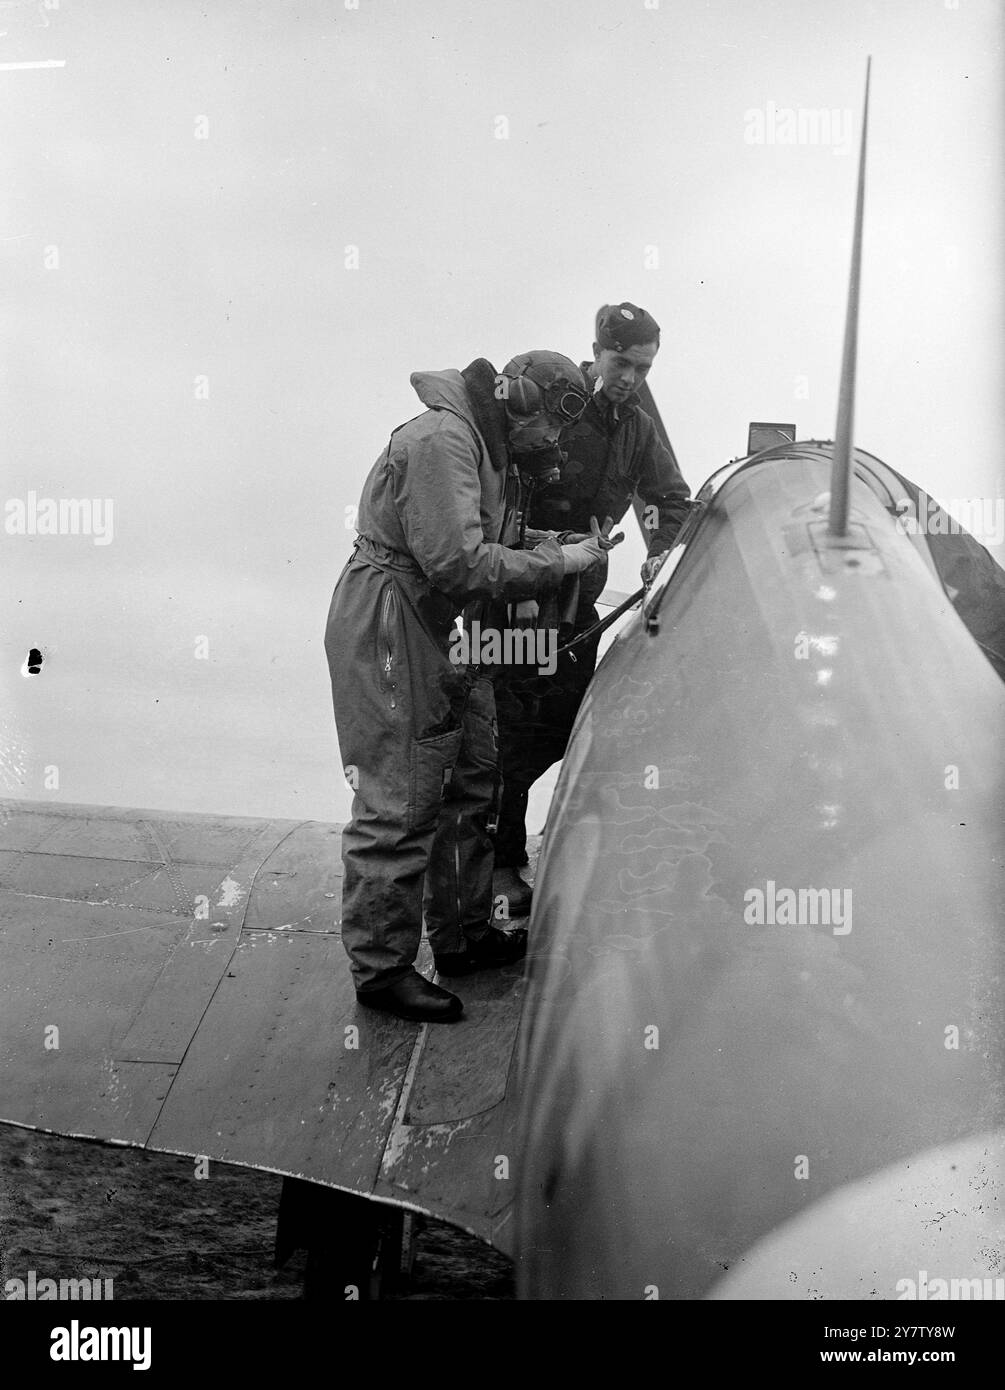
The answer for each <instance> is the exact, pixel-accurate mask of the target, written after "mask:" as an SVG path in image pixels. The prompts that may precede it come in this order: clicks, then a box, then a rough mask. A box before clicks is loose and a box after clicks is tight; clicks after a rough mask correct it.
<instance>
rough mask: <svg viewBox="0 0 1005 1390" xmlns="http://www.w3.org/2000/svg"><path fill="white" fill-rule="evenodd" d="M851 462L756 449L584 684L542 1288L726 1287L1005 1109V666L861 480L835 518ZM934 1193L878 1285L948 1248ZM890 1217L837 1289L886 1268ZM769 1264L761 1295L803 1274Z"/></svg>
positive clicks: (545, 882)
mask: <svg viewBox="0 0 1005 1390" xmlns="http://www.w3.org/2000/svg"><path fill="white" fill-rule="evenodd" d="M828 463H829V460H828V458H827V457H826V450H824V449H821V448H807V447H805V446H803V447H802V448H801V449H800V447H799V446H792V447H791V448H789V449H788V450H781V451H778V456H777V457H774V458H771V459H767V460H765V461H763V462H758V463H756V464H753V465H751V466H750V467H749V468H746V469H743V470H741V471H740V472H738V473H736V474H735V475H734V476H733V477H732V478H730V479H729V480H728V481H727V482H726V483H725V484H724V485H723V487H722V489H721V490H720V492H719V493H718V494H717V495H716V496H715V497H714V499H713V500H712V501H711V503H710V505H709V507H708V511H707V515H706V516H705V518H704V519H703V521H702V522H701V523H700V525H699V527H698V529H697V531H696V532H695V534H694V536H693V538H692V539H691V541H690V543H689V544H688V547H687V550H686V552H685V554H684V556H683V558H682V559H681V561H680V563H679V564H678V566H677V569H676V571H675V573H674V574H673V576H672V578H671V580H670V582H669V585H668V587H667V588H666V591H665V593H664V594H663V595H662V598H661V606H660V626H659V633H658V635H657V636H650V635H649V634H648V633H647V631H646V624H645V609H644V610H643V614H642V615H640V617H639V618H638V619H636V620H635V622H634V624H633V625H632V626H631V627H629V628H628V629H627V630H626V631H625V632H623V633H622V634H621V636H620V637H619V640H618V642H617V643H616V644H615V646H614V647H613V648H612V649H611V652H610V653H609V654H608V656H607V657H606V659H605V661H604V663H603V664H602V665H601V667H600V669H599V670H598V672H597V674H596V676H595V678H594V681H593V684H592V686H591V688H590V690H589V692H588V695H587V699H586V702H585V704H584V707H583V711H582V714H581V717H580V722H579V725H578V726H577V730H576V732H575V734H574V737H573V740H572V743H571V745H570V748H569V751H568V754H567V758H566V765H565V767H564V769H563V772H562V775H561V777H560V780H559V783H558V786H557V788H556V792H555V797H554V801H553V806H552V811H551V813H550V816H549V829H548V832H547V835H546V839H545V844H544V847H543V851H542V858H541V864H540V867H539V874H538V880H537V883H536V887H535V908H534V915H533V918H532V922H531V939H532V942H533V943H534V948H535V950H536V952H537V956H536V962H537V963H536V965H535V967H534V968H533V969H532V975H531V993H530V997H529V1000H528V1010H527V1011H528V1016H529V1017H530V1018H531V1019H532V1025H531V1029H530V1035H529V1038H528V1041H527V1045H526V1047H525V1055H524V1058H523V1072H522V1081H521V1093H522V1097H523V1102H522V1104H523V1113H522V1128H521V1132H522V1135H523V1150H522V1157H521V1173H522V1182H521V1189H520V1196H519V1200H518V1254H519V1264H518V1269H519V1280H520V1284H519V1288H520V1292H521V1295H522V1296H523V1297H530V1298H535V1299H540V1298H545V1299H555V1298H623V1299H632V1298H639V1299H643V1298H656V1297H658V1298H686V1299H693V1298H700V1297H703V1296H709V1295H710V1294H711V1293H712V1291H713V1290H714V1289H716V1288H720V1289H721V1287H722V1285H721V1281H722V1280H723V1279H725V1278H726V1277H728V1275H729V1272H730V1271H732V1270H734V1269H735V1268H736V1267H737V1266H738V1265H739V1264H740V1262H741V1261H744V1260H746V1259H748V1258H749V1257H750V1252H751V1251H758V1250H762V1249H763V1248H765V1242H770V1241H771V1239H772V1233H773V1232H781V1231H785V1230H788V1229H790V1225H789V1223H793V1222H796V1221H797V1220H799V1219H800V1218H801V1217H802V1216H803V1213H806V1214H807V1216H808V1215H809V1214H810V1213H811V1212H812V1211H813V1210H814V1209H815V1206H816V1204H822V1205H821V1206H820V1210H822V1211H825V1210H826V1207H825V1205H823V1204H825V1203H826V1202H827V1200H828V1199H829V1198H830V1197H831V1196H832V1195H834V1194H837V1195H840V1194H841V1193H842V1192H847V1191H857V1190H858V1189H857V1187H856V1185H857V1184H865V1183H868V1182H869V1181H870V1180H871V1175H876V1174H880V1175H882V1174H884V1173H887V1174H890V1173H892V1174H900V1175H901V1177H902V1176H903V1173H904V1172H905V1171H906V1165H908V1164H911V1163H913V1162H914V1159H915V1156H917V1155H924V1154H925V1153H927V1152H929V1151H931V1150H933V1149H935V1148H937V1147H939V1146H942V1145H947V1144H955V1143H961V1142H965V1141H966V1140H967V1139H968V1137H971V1138H972V1137H974V1136H980V1135H982V1134H984V1133H986V1132H988V1131H990V1130H991V1129H992V1128H993V1127H994V1126H995V1125H996V1124H998V1123H1000V1119H1001V1117H1000V1115H999V1114H998V1113H997V1111H996V1102H995V1097H996V1095H997V1094H998V1091H999V1083H1000V1075H1001V1061H1002V1036H1001V1032H1002V1024H1001V1021H1000V1020H1001V1017H1002V1014H1001V1008H1000V1002H1001V1001H1000V999H999V998H998V994H997V991H998V989H999V985H998V981H999V980H1000V968H999V967H1000V945H999V929H998V918H999V916H1000V910H1001V909H1000V902H1001V900H1000V893H999V889H998V886H997V882H996V879H997V873H998V870H997V869H996V868H995V864H996V862H999V861H1000V858H1001V843H1000V837H1001V830H1000V827H1001V825H1002V823H1003V815H1002V812H1003V795H1002V788H1003V782H1005V777H1003V761H1002V750H1001V747H1000V730H1001V728H1002V726H1003V720H1005V691H1003V690H1002V686H1001V683H1000V682H999V681H998V679H997V678H996V676H995V674H994V671H993V670H992V668H991V666H990V665H989V664H988V662H987V661H986V660H985V658H984V656H983V654H982V653H981V651H980V649H979V648H978V646H977V645H976V644H975V642H974V641H973V639H972V637H971V636H970V634H969V633H968V632H967V630H966V629H965V628H964V627H963V625H962V623H961V622H960V620H959V618H958V617H957V615H956V614H955V612H953V610H952V607H951V605H950V604H949V603H948V601H947V599H946V596H945V593H944V592H943V591H942V589H941V588H940V586H939V585H938V584H937V582H936V580H935V578H934V575H933V573H932V571H931V569H930V568H929V567H927V566H926V564H925V563H924V561H923V559H922V558H921V557H920V555H919V553H918V550H917V549H916V548H915V547H914V546H913V545H912V544H911V542H910V541H909V540H908V539H907V538H906V537H905V536H903V535H902V534H900V533H899V532H898V531H897V529H896V528H895V526H894V525H893V523H892V521H891V519H890V517H889V516H888V515H887V513H886V512H885V511H884V509H883V507H882V506H881V504H880V502H879V501H878V499H877V496H876V495H875V493H874V492H873V491H871V490H870V488H869V487H867V486H866V485H865V483H864V482H862V481H861V479H858V478H856V479H854V480H853V487H852V508H853V510H852V515H853V518H855V526H853V527H852V528H851V532H852V534H850V535H849V536H848V537H843V538H840V540H839V541H838V542H836V543H835V544H834V546H833V547H831V546H829V545H828V543H827V541H826V540H825V539H823V540H822V539H821V535H820V531H819V529H816V528H817V527H818V523H816V522H815V521H814V520H813V518H812V514H811V510H810V508H809V505H808V504H809V503H810V502H812V499H813V498H814V497H815V496H817V495H818V494H819V493H820V492H821V491H822V490H824V488H825V486H826V479H827V467H828ZM856 528H857V530H856ZM866 556H867V557H868V558H869V563H867V564H850V563H849V561H853V560H855V559H856V558H864V557H866ZM974 1142H977V1141H976V1139H975V1140H974ZM885 1181H887V1179H886V1178H882V1177H880V1178H876V1182H877V1183H881V1182H885ZM900 1190H903V1191H906V1188H903V1185H902V1187H901V1189H900ZM925 1191H926V1193H927V1194H928V1197H929V1198H930V1199H931V1201H930V1204H929V1205H930V1206H931V1210H929V1207H928V1206H926V1205H923V1204H919V1205H918V1207H917V1209H916V1210H915V1211H914V1214H913V1216H910V1217H905V1211H904V1208H903V1206H901V1207H900V1208H899V1209H898V1210H897V1212H896V1213H895V1212H894V1209H893V1207H891V1208H890V1218H889V1220H890V1223H891V1225H892V1224H896V1223H899V1225H898V1231H899V1234H898V1238H897V1239H898V1243H897V1250H898V1251H899V1252H901V1253H902V1258H903V1261H904V1263H905V1268H904V1269H903V1270H899V1272H898V1269H894V1268H890V1267H887V1268H886V1274H887V1275H889V1282H890V1287H889V1288H888V1289H884V1290H880V1291H878V1292H876V1293H872V1294H871V1295H870V1296H872V1297H888V1298H896V1297H898V1296H899V1295H898V1293H897V1291H896V1283H897V1280H898V1279H901V1278H913V1279H915V1280H916V1279H917V1272H918V1269H921V1268H927V1269H929V1270H935V1269H936V1268H937V1267H938V1266H937V1262H936V1254H937V1253H939V1252H938V1248H936V1249H934V1250H933V1246H932V1239H931V1231H932V1229H934V1228H932V1227H930V1226H926V1225H925V1222H926V1220H928V1219H929V1218H931V1217H933V1216H936V1215H937V1214H938V1212H937V1206H938V1199H939V1188H938V1185H937V1184H931V1185H929V1186H928V1187H926V1188H925ZM969 1191H970V1206H971V1208H973V1207H974V1205H975V1203H976V1202H978V1201H979V1200H980V1199H979V1196H978V1195H976V1193H975V1191H974V1190H973V1189H969ZM835 1200H836V1197H835ZM926 1200H927V1199H926ZM840 1209H841V1210H844V1209H845V1208H840ZM870 1210H872V1211H874V1212H875V1211H876V1210H881V1209H876V1208H870ZM905 1220H906V1221H907V1229H905V1227H904V1221H905ZM877 1221H879V1225H878V1226H877V1224H876V1222H873V1223H872V1224H870V1225H868V1226H867V1225H866V1223H860V1224H859V1225H858V1226H857V1227H855V1228H854V1229H853V1230H852V1232H851V1235H850V1239H851V1241H852V1246H853V1253H852V1255H851V1256H850V1259H849V1260H848V1261H847V1262H846V1263H845V1265H844V1266H843V1268H841V1269H838V1268H834V1269H833V1270H832V1277H831V1278H830V1280H829V1282H828V1284H827V1287H828V1288H829V1289H830V1290H831V1292H829V1293H827V1294H825V1295H824V1296H827V1297H840V1298H849V1297H858V1296H861V1287H862V1281H863V1280H866V1281H868V1280H871V1279H872V1278H873V1271H874V1269H875V1268H876V1264H875V1261H874V1260H873V1258H872V1252H873V1250H874V1248H875V1246H876V1245H877V1244H882V1242H883V1240H884V1230H883V1229H882V1222H881V1221H880V1220H879V1217H877ZM791 1229H796V1228H795V1227H794V1226H793V1227H791ZM800 1229H801V1230H804V1231H805V1229H807V1228H806V1227H802V1228H800ZM809 1229H811V1230H812V1231H814V1232H815V1235H814V1239H819V1240H820V1241H821V1242H822V1243H821V1245H820V1247H819V1253H821V1254H824V1253H826V1248H829V1247H826V1245H825V1243H824V1242H823V1235H822V1234H821V1233H822V1231H823V1230H824V1226H823V1225H819V1226H812V1227H810V1228H809ZM912 1235H913V1237H914V1243H913V1244H912V1241H911V1239H910V1237H911V1236H912ZM772 1248H773V1247H772ZM943 1255H944V1258H943V1265H952V1263H953V1261H954V1260H959V1259H962V1256H961V1255H960V1252H959V1249H958V1248H957V1247H949V1246H947V1247H946V1248H945V1250H944V1251H943ZM814 1256H815V1247H812V1246H811V1247H809V1248H807V1250H806V1255H805V1260H804V1262H803V1264H804V1266H805V1267H806V1268H809V1267H810V1266H812V1265H813V1260H814ZM975 1258H976V1256H975ZM819 1266H820V1260H819V1259H817V1262H816V1266H815V1267H817V1268H819ZM754 1268H755V1267H754V1265H753V1264H752V1265H751V1271H754ZM767 1268H768V1265H767V1264H765V1263H764V1262H763V1261H762V1262H761V1263H760V1264H757V1265H756V1270H757V1271H760V1273H759V1274H758V1278H763V1284H762V1285H761V1287H763V1288H764V1290H766V1291H765V1292H760V1293H758V1292H754V1291H752V1287H753V1285H752V1282H751V1280H752V1278H754V1275H753V1273H752V1272H748V1277H746V1279H745V1282H744V1285H743V1287H744V1288H745V1290H747V1292H746V1293H745V1294H744V1296H747V1297H776V1296H777V1294H775V1293H771V1292H768V1291H767V1290H769V1289H771V1288H773V1287H774V1284H772V1283H771V1281H770V1280H769V1279H767V1277H766V1276H764V1273H763V1271H764V1270H765V1269H767ZM942 1272H943V1273H944V1274H945V1275H946V1276H947V1277H949V1276H952V1275H956V1276H959V1277H961V1278H962V1277H977V1276H978V1275H984V1274H987V1270H986V1268H980V1267H978V1266H973V1265H971V1266H969V1267H967V1268H960V1269H952V1268H943V1270H942ZM894 1275H896V1278H894ZM754 1282H755V1283H756V1282H757V1279H754ZM873 1283H874V1281H873ZM800 1287H801V1288H803V1290H804V1292H803V1294H802V1295H801V1296H806V1297H810V1296H815V1295H812V1294H811V1293H809V1292H808V1285H807V1284H806V1281H805V1279H804V1280H802V1282H801V1283H800ZM725 1296H728V1295H725Z"/></svg>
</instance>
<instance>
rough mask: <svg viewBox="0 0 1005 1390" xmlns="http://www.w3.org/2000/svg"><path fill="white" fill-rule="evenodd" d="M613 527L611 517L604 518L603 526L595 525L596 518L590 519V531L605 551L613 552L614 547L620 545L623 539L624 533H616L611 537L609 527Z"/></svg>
mask: <svg viewBox="0 0 1005 1390" xmlns="http://www.w3.org/2000/svg"><path fill="white" fill-rule="evenodd" d="M613 525H614V518H613V517H612V516H605V517H604V524H603V526H599V525H598V524H597V518H596V517H595V516H591V517H590V530H591V531H592V532H593V535H594V536H595V537H596V538H597V540H598V541H599V542H600V544H601V545H602V546H603V547H604V549H605V550H613V549H614V547H615V546H616V545H620V544H621V542H622V541H623V540H624V538H625V533H624V531H618V532H617V534H616V535H614V536H612V535H611V527H612V526H613Z"/></svg>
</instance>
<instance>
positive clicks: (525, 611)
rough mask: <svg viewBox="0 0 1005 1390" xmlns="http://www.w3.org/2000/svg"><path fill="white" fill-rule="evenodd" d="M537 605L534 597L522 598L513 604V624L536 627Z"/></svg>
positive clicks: (519, 626) (517, 626)
mask: <svg viewBox="0 0 1005 1390" xmlns="http://www.w3.org/2000/svg"><path fill="white" fill-rule="evenodd" d="M538 612H539V609H538V605H537V599H536V598H522V599H520V600H519V602H517V603H514V605H513V626H514V627H516V628H521V627H537V616H538Z"/></svg>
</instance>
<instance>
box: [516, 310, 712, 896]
mask: <svg viewBox="0 0 1005 1390" xmlns="http://www.w3.org/2000/svg"><path fill="white" fill-rule="evenodd" d="M659 345H660V329H659V324H658V323H657V322H656V320H655V319H654V318H653V317H652V315H651V314H648V313H646V311H645V310H644V309H640V308H639V307H638V305H636V304H629V303H624V304H613V305H612V304H605V305H604V306H603V308H602V309H600V311H599V313H598V314H597V320H596V341H595V342H594V344H593V361H592V362H584V363H583V364H582V366H581V369H580V370H581V371H582V379H583V383H584V385H585V387H586V389H587V391H588V392H589V394H590V404H589V405H588V406H587V407H586V409H585V410H584V412H583V414H582V415H581V416H580V417H579V419H578V420H576V421H575V422H571V423H570V424H568V425H567V426H566V427H565V429H564V430H563V431H562V437H561V444H562V450H563V451H564V453H565V454H566V455H567V457H566V459H565V461H564V462H563V463H562V465H561V480H560V481H559V482H558V483H555V484H552V485H549V486H545V487H542V488H539V489H537V490H535V491H534V492H533V493H532V495H531V499H530V504H529V509H528V516H527V522H528V524H529V527H530V528H531V531H529V532H528V536H529V537H530V536H531V535H532V534H533V533H538V532H542V531H544V532H548V531H550V532H556V531H559V532H572V533H581V534H582V533H589V531H590V529H591V518H593V517H596V518H597V519H603V518H613V521H614V522H618V521H620V520H621V518H622V517H623V516H624V514H625V512H626V511H627V509H628V507H629V504H630V503H631V501H632V498H633V497H635V496H637V497H638V498H639V499H640V500H641V502H642V503H643V506H644V507H645V509H646V510H645V516H646V524H647V526H648V527H649V528H650V535H649V550H648V555H647V558H646V562H645V564H644V565H643V567H642V578H643V581H644V582H645V583H647V584H648V583H649V582H650V581H651V580H652V577H653V575H654V574H655V572H656V570H657V569H658V568H659V564H660V557H661V556H662V555H663V553H664V552H665V551H667V550H669V549H670V547H671V545H672V544H673V541H674V538H675V537H676V535H677V532H678V531H679V530H680V528H681V525H682V524H683V522H684V519H685V517H686V516H687V514H688V510H689V507H690V502H689V498H690V491H689V489H688V485H687V483H686V482H685V481H684V478H683V477H682V475H681V471H680V468H679V467H678V465H677V460H676V458H675V457H674V455H673V452H672V450H670V449H668V448H667V447H666V446H665V445H664V444H663V443H662V442H661V440H660V437H659V434H658V433H657V430H656V426H655V424H654V423H653V421H652V419H651V417H650V416H648V415H647V414H646V413H645V412H644V411H643V410H642V409H641V408H640V406H639V404H638V396H637V394H636V392H637V390H638V388H639V386H641V384H642V383H643V382H644V381H645V379H646V376H647V375H648V372H649V368H650V367H651V366H652V364H653V359H654V358H655V356H656V353H657V352H658V351H659ZM606 529H607V530H609V529H610V528H609V527H607V528H606ZM605 581H606V562H605V564H604V565H603V566H602V567H598V568H597V569H595V570H591V571H590V573H589V575H588V576H584V578H583V580H582V581H581V583H580V601H579V607H578V610H577V612H576V617H575V623H574V631H573V636H575V635H576V634H578V633H580V632H582V631H585V629H587V628H588V627H590V626H591V625H592V624H593V623H594V622H597V621H598V620H599V619H598V614H597V611H596V609H595V608H594V606H593V604H594V602H595V600H596V598H597V597H598V595H599V594H600V593H601V591H602V590H603V588H604V584H605ZM528 608H530V609H531V610H532V605H526V604H525V605H522V609H523V612H524V614H526V613H527V612H528ZM599 640H600V638H599V635H598V636H597V637H595V638H591V639H588V640H587V641H585V642H581V643H580V644H579V645H578V646H577V647H576V649H575V653H574V654H573V653H571V652H570V653H567V654H563V655H560V656H559V658H558V668H557V670H556V671H555V674H554V675H553V676H538V675H535V676H530V675H529V674H527V673H525V672H524V671H522V670H520V669H519V668H516V667H510V668H508V669H507V670H505V671H503V672H502V673H501V674H500V677H499V679H498V680H497V682H496V703H497V709H498V718H499V736H500V752H501V756H502V769H503V792H502V801H501V805H500V811H499V828H498V831H497V835H496V854H495V873H494V876H493V893H494V894H495V896H496V897H500V896H501V897H503V898H504V899H505V900H506V902H507V904H508V909H509V914H510V915H512V916H521V915H524V914H525V913H527V912H529V911H530V901H531V891H530V888H529V887H528V885H527V883H526V882H525V880H524V879H523V878H522V877H521V875H520V873H519V869H520V867H521V866H522V865H524V864H526V863H527V830H526V824H525V821H526V815H527V797H528V794H529V792H530V788H531V786H532V785H533V783H534V782H536V781H537V779H538V777H540V776H541V774H542V773H543V772H546V771H547V769H548V768H549V767H550V766H551V764H552V763H553V762H556V761H557V760H558V759H559V758H562V757H563V756H564V754H565V748H566V744H567V743H568V740H569V734H570V732H571V730H572V726H573V724H574V722H575V719H576V713H577V711H578V709H579V706H580V703H581V701H582V699H583V695H584V693H585V691H586V687H587V685H588V684H589V681H590V677H591V676H592V674H593V670H594V667H595V666H596V661H597V647H598V644H599Z"/></svg>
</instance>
